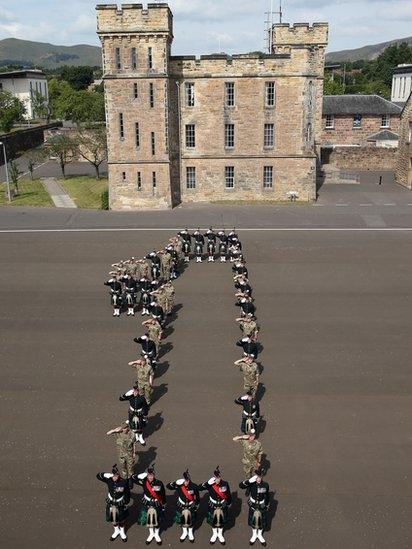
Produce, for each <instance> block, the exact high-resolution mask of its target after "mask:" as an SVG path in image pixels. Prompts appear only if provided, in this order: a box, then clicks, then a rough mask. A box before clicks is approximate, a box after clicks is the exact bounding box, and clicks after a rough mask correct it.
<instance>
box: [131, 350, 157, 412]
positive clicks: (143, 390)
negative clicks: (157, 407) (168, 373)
mask: <svg viewBox="0 0 412 549" xmlns="http://www.w3.org/2000/svg"><path fill="white" fill-rule="evenodd" d="M133 368H136V377H137V384H138V386H139V391H140V394H141V395H142V396H144V397H145V399H146V402H147V404H149V406H150V401H151V399H152V395H153V388H152V386H151V385H150V377H151V376H153V375H154V373H153V368H152V367H151V366H150V364H149V363H148V362H147V361H146V360H145V361H144V362H143V364H134V365H133Z"/></svg>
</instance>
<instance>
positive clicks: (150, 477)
mask: <svg viewBox="0 0 412 549" xmlns="http://www.w3.org/2000/svg"><path fill="white" fill-rule="evenodd" d="M133 482H135V483H136V484H138V485H139V486H142V487H143V497H142V504H143V507H142V510H141V512H140V515H139V518H138V519H137V523H138V524H140V525H141V526H147V527H148V529H149V536H148V538H147V540H146V545H149V543H151V542H152V540H155V541H156V543H157V544H158V545H161V544H162V540H161V538H160V524H161V522H162V521H163V519H164V508H165V505H166V491H165V487H164V484H163V482H162V481H161V480H159V479H157V478H156V476H155V471H154V468H153V467H149V468H148V469H147V472H145V473H140V474H139V475H133ZM151 508H152V509H155V510H156V515H157V523H156V524H150V522H148V515H149V513H150V509H151Z"/></svg>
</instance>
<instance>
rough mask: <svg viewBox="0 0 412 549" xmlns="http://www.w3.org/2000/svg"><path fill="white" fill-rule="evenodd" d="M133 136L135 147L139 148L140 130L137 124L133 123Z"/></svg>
mask: <svg viewBox="0 0 412 549" xmlns="http://www.w3.org/2000/svg"><path fill="white" fill-rule="evenodd" d="M135 134H136V147H137V148H139V147H140V129H139V122H136V123H135Z"/></svg>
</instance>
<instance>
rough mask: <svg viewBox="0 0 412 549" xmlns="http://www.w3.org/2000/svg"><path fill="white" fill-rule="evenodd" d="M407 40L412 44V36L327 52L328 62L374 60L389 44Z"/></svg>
mask: <svg viewBox="0 0 412 549" xmlns="http://www.w3.org/2000/svg"><path fill="white" fill-rule="evenodd" d="M402 42H406V43H407V44H412V36H409V37H408V38H399V39H396V40H390V41H389V42H382V43H381V44H374V45H371V46H363V47H362V48H357V49H354V50H342V51H334V52H330V53H327V54H326V63H329V64H330V63H340V62H342V61H360V60H365V61H372V60H373V59H377V58H378V57H379V55H380V54H381V53H382V52H384V51H385V50H386V48H387V47H388V46H391V45H392V44H401V43H402Z"/></svg>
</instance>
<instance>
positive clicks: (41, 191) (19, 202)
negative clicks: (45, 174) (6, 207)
mask: <svg viewBox="0 0 412 549" xmlns="http://www.w3.org/2000/svg"><path fill="white" fill-rule="evenodd" d="M0 204H8V202H7V195H6V184H5V183H1V184H0ZM11 204H12V206H54V204H53V201H52V199H51V198H50V196H49V193H48V192H47V191H46V189H45V188H44V187H43V185H42V183H41V181H40V180H39V179H37V180H36V179H35V180H34V181H32V180H31V179H27V178H22V179H19V194H18V195H17V196H15V197H13V198H12V201H11Z"/></svg>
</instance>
